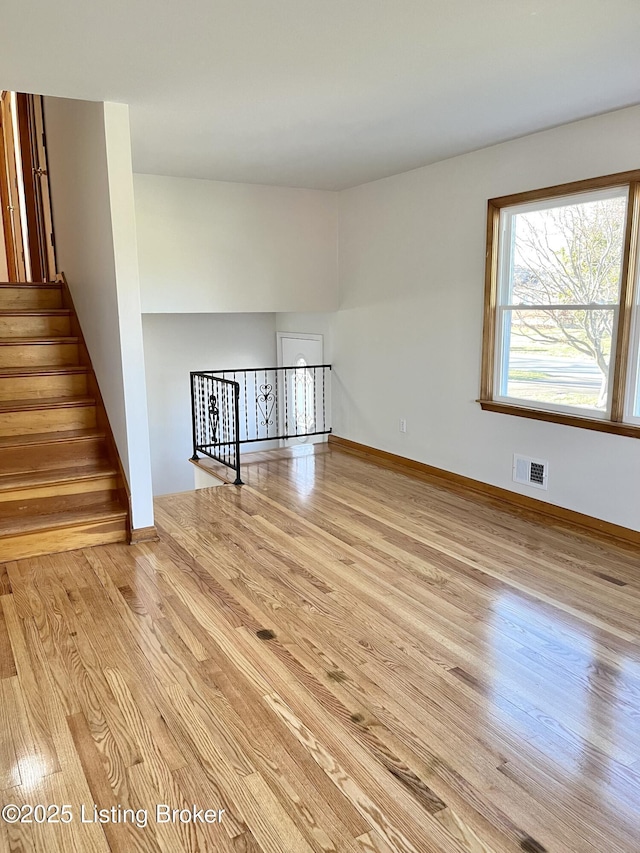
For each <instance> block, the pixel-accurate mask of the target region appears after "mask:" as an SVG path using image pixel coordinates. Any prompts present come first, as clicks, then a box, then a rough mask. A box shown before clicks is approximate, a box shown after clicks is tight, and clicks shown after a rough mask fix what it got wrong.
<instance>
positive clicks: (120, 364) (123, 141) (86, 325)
mask: <svg viewBox="0 0 640 853" xmlns="http://www.w3.org/2000/svg"><path fill="white" fill-rule="evenodd" d="M44 110H45V121H46V129H47V144H48V156H49V172H50V181H51V195H52V207H53V218H54V225H55V232H56V250H57V258H58V268H59V270H61V271H64V272H65V273H66V276H67V278H68V281H69V287H70V289H71V292H72V295H73V300H74V303H75V306H76V310H77V312H78V317H79V319H80V324H81V326H82V331H83V334H84V336H85V339H86V342H87V346H88V348H89V352H90V354H91V360H92V362H93V367H94V369H95V372H96V376H97V379H98V383H99V385H100V390H101V392H102V396H103V399H104V402H105V406H106V409H107V414H108V416H109V421H110V423H111V428H112V430H113V434H114V437H115V440H116V444H117V446H118V451H119V453H120V458H121V460H122V464H123V466H124V469H125V473H126V475H127V479H128V481H129V486H130V488H131V498H132V510H133V519H132V521H133V526H134V528H141V527H149V526H151V525H152V524H153V503H152V493H151V465H150V458H149V430H148V423H147V407H146V391H145V384H144V359H143V350H142V325H141V317H140V284H139V276H138V261H137V249H136V232H135V213H134V208H133V175H132V170H131V151H130V141H129V110H128V107H127V106H126V105H124V104H104V103H95V102H90V101H76V100H68V99H62V98H48V97H47V98H45V99H44Z"/></svg>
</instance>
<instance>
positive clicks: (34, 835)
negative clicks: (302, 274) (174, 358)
mask: <svg viewBox="0 0 640 853" xmlns="http://www.w3.org/2000/svg"><path fill="white" fill-rule="evenodd" d="M245 468H246V470H243V478H244V479H245V482H246V483H247V485H246V486H244V487H242V488H240V489H239V488H236V487H233V486H224V487H223V488H219V489H210V490H201V491H199V492H191V493H183V494H180V495H173V496H164V497H162V498H160V499H158V500H157V502H156V510H157V523H158V528H157V529H158V532H159V535H160V541H158V542H147V543H142V544H140V545H136V546H132V547H127V546H124V545H120V544H114V545H105V546H101V547H97V548H92V549H86V550H84V551H76V552H68V553H63V554H58V555H54V556H49V557H38V558H33V559H29V560H22V561H18V562H10V563H6V564H5V565H4V566H3V567H2V573H1V574H0V591H1V592H3V593H4V594H3V595H2V596H0V603H1V605H2V606H1V608H0V785H2V786H3V790H4V799H5V801H6V802H17V803H23V802H24V803H26V802H34V798H35V797H38V798H40V799H42V798H43V797H48V798H49V799H51V798H54V799H56V798H57V799H60V798H66V799H67V800H68V801H70V802H71V803H73V804H74V809H79V808H80V806H81V805H82V804H84V805H85V807H89V806H90V807H91V808H93V803H95V804H96V805H97V806H98V807H99V808H110V807H117V806H118V805H120V806H121V807H122V808H129V809H132V810H134V812H136V811H137V810H140V809H146V810H148V812H149V815H150V820H149V824H148V825H147V826H146V827H144V828H141V827H137V826H133V825H132V824H131V823H128V824H127V823H122V822H121V823H110V824H104V825H99V824H93V825H92V824H86V825H84V826H81V825H79V824H77V823H74V824H72V825H69V826H66V827H63V828H59V827H58V828H55V827H54V828H53V830H52V831H49V829H51V827H49V828H47V827H43V826H37V827H32V828H28V827H25V826H17V825H6V824H0V850H4V849H7V850H11V851H13V850H15V851H19V850H30V851H34V853H41V851H46V853H49V851H52V853H57V851H61V853H66V851H67V850H69V851H75V850H77V851H83V853H84V851H91V853H102V851H107V850H109V851H114V853H129V851H132V853H158V851H160V853H177V851H178V850H180V851H183V850H184V851H185V853H187V851H189V853H196V851H197V853H202V852H203V851H209V850H211V851H218V853H238V851H244V853H294V851H295V853H298V851H300V853H304V851H307V853H310V851H314V853H333V851H335V853H358V851H361V852H362V851H365V853H390V851H391V853H399V851H415V853H517V851H522V850H534V851H542V850H546V851H547V853H609V851H611V853H613V851H615V853H637V849H638V844H637V839H638V838H639V837H640V810H639V809H638V803H639V802H640V772H639V768H640V728H638V725H637V721H638V719H640V652H639V651H638V649H639V648H640V644H639V643H638V640H639V638H640V632H639V630H638V624H639V622H638V615H639V614H640V559H639V558H638V555H637V554H635V553H634V552H633V551H631V550H630V549H621V548H617V547H616V546H615V545H608V544H606V543H604V542H603V541H597V542H596V541H591V540H589V539H587V538H582V537H580V536H579V535H573V534H569V533H564V532H563V531H561V530H559V529H548V528H545V527H544V526H542V525H540V524H537V523H534V522H532V521H530V520H527V519H523V518H517V517H514V516H513V515H509V514H507V513H503V512H502V511H500V510H499V509H496V508H493V507H489V506H487V505H486V504H480V503H475V502H474V501H473V500H472V499H469V497H467V496H464V495H461V494H454V493H452V492H449V491H447V490H445V489H442V488H439V487H437V486H434V485H432V484H430V483H426V482H422V481H420V480H417V479H415V478H412V477H409V476H407V475H405V474H404V473H401V472H396V471H392V470H387V469H381V468H378V467H377V466H375V465H372V464H371V463H369V462H365V461H363V460H362V459H358V458H356V457H354V456H351V455H348V454H345V453H341V452H340V451H337V450H332V449H328V448H327V447H326V446H324V447H323V446H321V445H316V446H315V447H307V448H304V447H302V448H295V449H293V450H287V451H278V452H276V453H275V454H271V453H269V452H262V453H260V454H259V455H257V456H256V457H255V461H254V462H252V461H251V459H250V458H249V461H248V464H247V465H246V466H245ZM157 803H166V804H167V805H169V806H170V808H175V809H181V808H182V809H186V808H188V809H191V808H193V806H194V805H195V806H196V807H199V808H203V809H205V808H211V809H214V808H216V809H217V808H220V809H224V816H223V818H222V820H221V822H220V823H219V824H211V825H207V824H204V823H202V822H196V823H193V822H190V823H187V822H170V823H165V824H162V823H161V824H156V823H155V821H154V820H152V819H151V818H152V817H154V816H155V812H154V810H155V807H156V804H157ZM132 813H133V812H132Z"/></svg>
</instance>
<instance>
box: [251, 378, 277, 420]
mask: <svg viewBox="0 0 640 853" xmlns="http://www.w3.org/2000/svg"><path fill="white" fill-rule="evenodd" d="M259 390H260V393H259V394H258V396H257V397H256V402H257V404H258V409H259V410H260V414H261V415H262V417H263V420H262V421H260V423H261V425H262V426H271V424H272V423H273V420H272V418H271V415H272V414H273V408H274V406H275V404H276V398H275V394H274V393H273V385H260V389H259Z"/></svg>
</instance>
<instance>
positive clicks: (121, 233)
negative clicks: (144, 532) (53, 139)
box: [104, 103, 153, 529]
mask: <svg viewBox="0 0 640 853" xmlns="http://www.w3.org/2000/svg"><path fill="white" fill-rule="evenodd" d="M104 127H105V141H106V152H107V173H108V176H109V199H110V204H111V226H112V232H113V253H114V260H115V281H116V294H117V302H118V321H119V329H120V351H121V353H122V379H123V390H124V405H125V413H126V417H125V425H126V438H127V450H128V477H129V486H130V488H131V503H132V512H133V527H134V528H135V529H139V528H142V527H150V526H151V525H153V491H152V486H151V452H150V448H149V421H148V414H147V386H146V382H145V372H144V349H143V343H142V316H141V310H140V275H139V272H138V246H137V238H136V213H135V203H134V196H133V168H132V164H131V132H130V129H129V107H128V106H127V104H111V103H105V104H104Z"/></svg>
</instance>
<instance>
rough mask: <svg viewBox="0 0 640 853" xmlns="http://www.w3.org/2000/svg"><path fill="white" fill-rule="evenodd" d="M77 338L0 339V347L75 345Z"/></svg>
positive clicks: (66, 336) (72, 336) (48, 336)
mask: <svg viewBox="0 0 640 853" xmlns="http://www.w3.org/2000/svg"><path fill="white" fill-rule="evenodd" d="M77 343H78V338H77V337H76V336H75V335H53V336H51V335H46V336H45V337H34V338H0V347H15V346H21V347H28V346H43V345H46V344H77Z"/></svg>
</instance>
